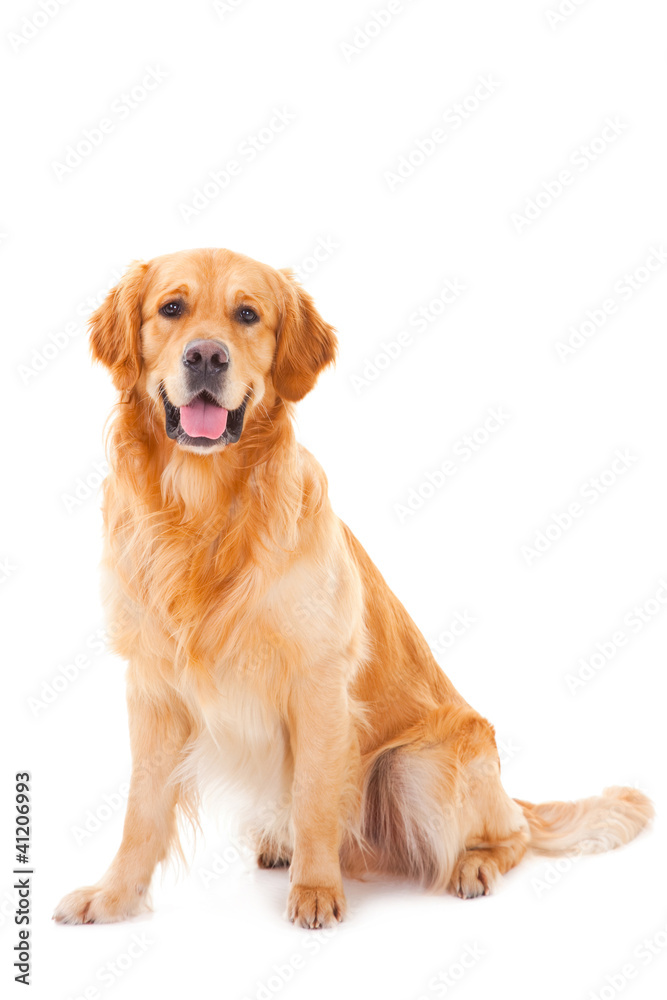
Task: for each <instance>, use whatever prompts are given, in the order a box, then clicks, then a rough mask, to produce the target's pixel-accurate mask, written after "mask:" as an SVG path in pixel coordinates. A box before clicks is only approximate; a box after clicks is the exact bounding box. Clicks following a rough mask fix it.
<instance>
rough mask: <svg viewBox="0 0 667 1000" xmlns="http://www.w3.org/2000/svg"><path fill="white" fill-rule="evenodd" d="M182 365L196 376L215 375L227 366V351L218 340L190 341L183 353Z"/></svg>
mask: <svg viewBox="0 0 667 1000" xmlns="http://www.w3.org/2000/svg"><path fill="white" fill-rule="evenodd" d="M183 364H184V365H185V367H186V368H189V369H190V371H192V372H193V373H195V374H197V375H203V376H206V375H208V374H216V375H217V374H218V373H219V372H222V371H224V370H225V368H226V367H227V365H228V364H229V351H228V350H227V348H226V347H225V345H224V344H223V343H222V342H221V341H219V340H191V341H190V343H189V344H187V345H186V348H185V350H184V351H183Z"/></svg>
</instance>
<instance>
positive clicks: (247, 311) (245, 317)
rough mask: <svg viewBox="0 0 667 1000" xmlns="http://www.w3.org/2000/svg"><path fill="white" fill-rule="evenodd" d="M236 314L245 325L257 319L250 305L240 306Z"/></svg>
mask: <svg viewBox="0 0 667 1000" xmlns="http://www.w3.org/2000/svg"><path fill="white" fill-rule="evenodd" d="M236 316H237V319H238V320H239V322H240V323H245V324H246V325H247V326H250V324H251V323H256V322H257V320H258V319H259V316H258V315H257V313H256V312H255V310H254V309H251V308H250V306H241V308H240V309H239V310H238V312H237V313H236Z"/></svg>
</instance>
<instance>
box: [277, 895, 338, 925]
mask: <svg viewBox="0 0 667 1000" xmlns="http://www.w3.org/2000/svg"><path fill="white" fill-rule="evenodd" d="M287 916H288V918H289V920H291V921H292V923H293V924H299V925H300V926H301V927H309V928H316V927H331V925H332V924H334V923H335V922H336V921H337V920H342V919H343V917H344V916H345V895H344V893H343V890H342V888H338V889H329V888H321V887H320V886H309V885H293V886H292V888H291V889H290V892H289V896H288V897H287Z"/></svg>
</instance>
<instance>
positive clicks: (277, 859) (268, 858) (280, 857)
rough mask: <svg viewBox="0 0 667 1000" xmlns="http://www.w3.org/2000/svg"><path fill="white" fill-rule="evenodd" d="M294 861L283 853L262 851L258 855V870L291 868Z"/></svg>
mask: <svg viewBox="0 0 667 1000" xmlns="http://www.w3.org/2000/svg"><path fill="white" fill-rule="evenodd" d="M291 861H292V859H291V858H290V857H289V856H288V855H287V854H286V853H284V852H283V851H277V852H276V851H271V850H265V851H260V852H259V853H258V855H257V867H258V868H289V866H290V864H291Z"/></svg>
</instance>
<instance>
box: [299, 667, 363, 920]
mask: <svg viewBox="0 0 667 1000" xmlns="http://www.w3.org/2000/svg"><path fill="white" fill-rule="evenodd" d="M288 724H289V732H290V742H291V746H292V752H293V756H294V782H293V786H292V833H293V838H294V850H293V854H292V863H291V867H290V891H289V896H288V900H287V916H288V917H289V919H290V920H292V921H293V922H296V923H299V924H300V925H301V926H302V927H327V926H329V925H330V924H332V923H333V922H334V921H335V920H342V919H343V916H344V913H345V895H344V893H343V881H342V878H341V871H340V857H339V847H340V835H341V799H342V791H343V784H344V781H345V777H346V774H347V771H348V766H349V764H350V753H351V719H350V715H349V711H348V706H347V696H346V692H345V685H344V681H343V678H342V676H341V673H340V672H339V671H338V670H337V668H335V667H333V668H331V672H329V670H328V668H326V667H319V668H317V669H315V670H314V671H313V673H312V674H311V675H309V676H308V677H307V678H302V679H301V680H300V682H298V683H297V684H296V685H295V687H294V689H293V691H292V693H291V698H290V705H289V720H288Z"/></svg>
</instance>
